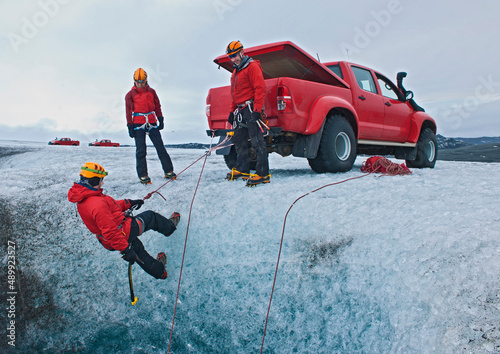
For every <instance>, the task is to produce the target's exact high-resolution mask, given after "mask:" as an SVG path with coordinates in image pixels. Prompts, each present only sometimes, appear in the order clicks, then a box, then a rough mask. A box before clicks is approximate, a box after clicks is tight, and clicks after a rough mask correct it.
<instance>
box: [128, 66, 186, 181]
mask: <svg viewBox="0 0 500 354" xmlns="http://www.w3.org/2000/svg"><path fill="white" fill-rule="evenodd" d="M125 113H126V117H127V127H128V134H129V136H130V137H131V138H134V139H135V148H136V152H135V157H136V169H137V175H138V176H139V180H140V182H141V183H142V184H151V178H149V176H148V167H147V163H146V135H149V138H150V139H151V141H152V142H153V145H154V147H155V148H156V152H157V154H158V158H159V159H160V162H161V166H162V168H163V172H164V173H165V178H166V179H177V176H176V174H175V173H174V166H173V165H172V160H171V159H170V156H169V155H168V153H167V150H166V149H165V145H164V144H163V140H162V138H161V134H160V130H162V129H163V125H164V118H163V114H162V113H161V105H160V100H159V98H158V96H157V95H156V91H155V90H153V89H152V88H151V87H149V85H148V74H146V72H145V71H144V69H142V68H139V69H137V70H136V71H135V72H134V86H133V87H132V89H131V90H130V91H129V92H128V93H127V95H126V96H125Z"/></svg>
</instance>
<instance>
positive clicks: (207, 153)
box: [142, 135, 233, 200]
mask: <svg viewBox="0 0 500 354" xmlns="http://www.w3.org/2000/svg"><path fill="white" fill-rule="evenodd" d="M212 140H213V136H212ZM228 140H229V135H227V136H226V137H225V138H224V140H222V141H221V142H220V143H219V144H218V145H216V146H214V147H213V148H212V141H210V148H209V149H208V150H207V152H206V153H205V154H203V155H202V156H200V157H199V158H198V159H197V160H196V161H194V162H193V163H192V164H190V165H189V166H188V167H186V168H185V169H183V170H182V171H181V172H179V173H178V174H177V176H179V175H181V174H182V173H183V172H184V171H186V170H187V169H188V168H190V167H191V166H193V165H194V164H195V163H197V162H198V161H200V160H201V159H202V158H204V157H205V161H206V157H207V156H208V155H210V153H211V152H212V151H216V150H219V149H222V148H225V147H227V146H231V145H233V144H230V145H225V146H223V145H224V144H225V143H227V141H228ZM170 181H172V180H171V179H169V180H168V181H167V182H165V183H163V184H162V185H161V186H160V187H158V188H157V189H155V190H154V191H152V192H151V193H148V194H147V195H146V196H145V197H144V198H142V200H146V199H149V198H151V197H152V196H153V194H155V193H157V194H159V195H160V196H161V197H162V198H163V199H164V200H166V199H165V197H164V196H162V195H161V194H160V193H159V192H158V191H159V190H160V189H161V188H163V187H165V186H166V185H167V184H168V183H170Z"/></svg>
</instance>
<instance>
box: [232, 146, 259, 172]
mask: <svg viewBox="0 0 500 354" xmlns="http://www.w3.org/2000/svg"><path fill="white" fill-rule="evenodd" d="M248 156H249V158H250V170H255V165H256V164H257V155H256V154H255V150H254V149H253V148H252V147H249V150H248ZM224 161H225V162H226V166H227V168H229V169H230V170H232V169H233V168H235V167H236V164H237V162H238V157H237V155H236V148H235V147H234V145H233V146H231V150H229V154H227V155H224Z"/></svg>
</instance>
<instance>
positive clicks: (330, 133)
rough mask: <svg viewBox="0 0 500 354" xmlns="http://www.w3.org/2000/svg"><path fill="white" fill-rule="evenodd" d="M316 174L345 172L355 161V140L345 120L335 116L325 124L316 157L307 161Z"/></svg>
mask: <svg viewBox="0 0 500 354" xmlns="http://www.w3.org/2000/svg"><path fill="white" fill-rule="evenodd" d="M307 160H308V161H309V166H311V169H312V170H313V171H314V172H316V173H325V172H347V171H350V170H351V168H352V165H353V164H354V161H355V160H356V138H355V136H354V131H353V129H352V126H351V124H349V122H348V121H347V119H346V118H345V117H344V116H342V115H340V114H336V115H334V116H332V117H330V118H328V120H327V121H326V123H325V127H324V129H323V135H322V136H321V142H320V144H319V149H318V155H317V156H316V157H315V158H314V159H307Z"/></svg>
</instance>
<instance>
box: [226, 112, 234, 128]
mask: <svg viewBox="0 0 500 354" xmlns="http://www.w3.org/2000/svg"><path fill="white" fill-rule="evenodd" d="M227 121H228V122H229V124H231V125H233V123H234V113H233V112H231V113H229V117H228V118H227Z"/></svg>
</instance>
